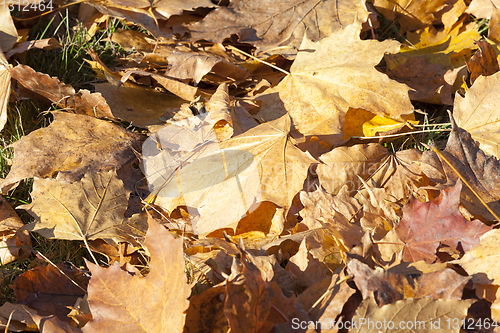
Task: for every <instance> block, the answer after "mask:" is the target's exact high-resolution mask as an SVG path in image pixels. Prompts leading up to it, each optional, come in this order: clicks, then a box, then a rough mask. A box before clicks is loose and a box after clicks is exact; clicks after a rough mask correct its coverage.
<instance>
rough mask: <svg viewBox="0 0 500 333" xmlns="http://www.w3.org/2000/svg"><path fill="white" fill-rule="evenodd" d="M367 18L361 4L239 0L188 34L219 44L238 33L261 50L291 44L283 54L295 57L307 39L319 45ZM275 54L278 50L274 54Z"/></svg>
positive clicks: (222, 8)
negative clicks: (353, 23)
mask: <svg viewBox="0 0 500 333" xmlns="http://www.w3.org/2000/svg"><path fill="white" fill-rule="evenodd" d="M366 18H367V12H366V9H365V7H364V4H363V2H362V1H336V0H326V1H319V0H307V1H299V0H282V1H279V2H274V3H273V4H272V6H269V4H268V3H267V1H265V0H252V1H243V0H236V1H232V2H231V3H230V5H229V7H219V8H217V9H216V10H214V11H213V12H211V13H210V14H208V15H207V16H206V17H205V18H204V19H203V20H202V21H200V22H196V23H194V24H191V25H190V26H189V30H191V35H192V38H193V39H208V40H211V41H213V42H216V43H221V42H222V41H223V39H224V38H228V37H230V36H231V34H234V33H236V34H238V36H239V41H240V42H243V43H245V42H246V43H252V44H254V45H256V46H257V47H258V48H259V49H260V50H267V49H270V48H275V47H276V46H282V45H287V44H292V45H291V48H292V50H284V51H285V52H287V53H288V54H295V53H296V52H297V50H296V49H297V47H298V46H299V43H300V41H301V40H302V37H303V36H304V35H306V36H307V37H308V38H309V39H311V40H314V41H317V40H320V39H322V38H324V37H326V36H329V35H330V34H331V33H332V32H333V31H335V30H337V29H339V28H340V27H342V26H343V25H348V24H350V23H352V22H353V21H354V20H356V19H358V20H361V21H365V20H366ZM276 52H279V50H273V53H276ZM281 52H283V51H281Z"/></svg>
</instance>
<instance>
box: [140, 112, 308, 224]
mask: <svg viewBox="0 0 500 333" xmlns="http://www.w3.org/2000/svg"><path fill="white" fill-rule="evenodd" d="M289 128H290V119H289V117H288V116H284V117H282V118H280V119H278V120H275V121H271V122H267V123H264V124H261V125H259V126H256V127H254V128H252V129H250V130H248V131H247V132H245V133H244V134H242V135H239V136H237V137H234V138H232V139H229V140H226V141H223V142H218V143H217V142H212V143H210V142H208V141H206V140H205V139H203V137H204V136H205V134H203V133H204V131H202V130H201V128H200V130H199V131H198V132H197V131H196V130H195V131H193V130H190V129H189V130H188V131H189V132H191V133H192V134H191V137H192V139H189V140H191V142H189V140H184V143H183V144H182V145H181V146H180V147H179V146H177V145H176V144H175V143H174V144H173V142H175V141H172V139H170V138H171V137H172V136H175V134H174V133H172V132H169V127H167V131H166V132H164V133H160V132H159V133H157V135H158V136H159V139H157V140H158V141H156V140H151V141H149V140H146V142H145V147H144V148H143V154H144V155H145V159H144V165H145V167H144V168H145V174H146V176H147V177H148V183H149V184H150V186H152V188H151V191H152V193H154V195H155V196H156V199H155V203H156V204H157V205H159V206H161V207H163V208H164V209H167V211H170V212H171V211H173V210H174V209H175V207H177V206H179V205H187V206H188V207H195V208H197V210H198V212H199V214H200V216H201V218H200V219H199V220H196V219H195V220H193V221H192V222H193V226H194V228H195V232H196V233H198V234H203V233H209V232H211V231H214V230H217V229H220V228H224V227H227V228H233V229H234V228H235V227H236V224H237V222H238V221H239V220H240V218H241V217H242V216H243V215H244V214H245V213H246V212H247V211H248V209H249V208H250V207H251V205H252V203H253V202H259V201H271V202H274V203H275V204H276V205H278V206H281V207H290V204H291V201H292V199H293V197H294V196H295V195H296V194H297V193H298V192H299V191H300V189H301V188H302V186H303V182H304V179H305V177H306V173H307V169H308V167H309V165H310V164H311V163H313V162H314V161H315V160H314V159H313V158H312V157H311V156H310V155H308V154H306V153H303V152H302V151H301V150H299V149H298V148H297V147H295V146H294V145H293V144H291V143H290V141H289V138H288V132H289ZM174 132H175V131H174ZM200 137H201V138H202V139H201V140H200ZM156 142H160V145H159V147H162V148H161V150H160V149H159V148H158V145H157V143H156ZM198 144H200V146H199V147H196V145H198ZM146 145H147V147H146ZM195 147H196V149H195ZM166 148H168V149H166ZM179 148H180V149H179ZM183 151H185V152H186V153H187V154H186V155H185V154H180V152H183ZM177 154H179V155H178V156H179V157H181V156H184V157H182V158H180V159H178V158H177V157H176V156H177ZM186 162H188V164H186V165H183V164H184V163H186ZM189 162H191V163H189ZM178 166H182V167H181V168H178ZM193 175H196V177H193ZM173 180H175V181H173ZM276 188H281V189H282V190H281V191H279V192H277V191H275V189H276ZM225 207H231V209H229V210H228V209H226V208H225ZM193 213H194V211H193ZM191 215H193V216H195V215H196V214H191Z"/></svg>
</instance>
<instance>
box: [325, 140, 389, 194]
mask: <svg viewBox="0 0 500 333" xmlns="http://www.w3.org/2000/svg"><path fill="white" fill-rule="evenodd" d="M387 156H388V152H387V150H386V149H385V148H384V147H383V146H382V145H380V144H378V143H369V144H363V145H354V146H351V147H338V148H334V149H333V150H332V151H330V152H328V153H326V154H323V155H321V156H320V161H321V162H322V163H320V164H319V165H318V167H317V171H316V172H317V174H318V178H319V182H320V184H321V186H322V187H323V188H324V189H325V190H326V191H327V192H328V193H330V194H338V192H339V191H340V189H341V188H342V187H343V186H344V185H347V187H348V191H349V194H352V193H354V192H356V191H357V190H358V189H359V188H361V186H362V183H361V182H360V180H359V178H358V177H360V178H362V179H363V180H366V179H369V178H371V177H372V176H373V175H374V174H375V172H376V171H377V169H378V168H379V167H380V165H381V164H382V163H383V162H384V160H385V159H386V158H387Z"/></svg>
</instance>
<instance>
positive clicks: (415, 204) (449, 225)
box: [379, 182, 492, 262]
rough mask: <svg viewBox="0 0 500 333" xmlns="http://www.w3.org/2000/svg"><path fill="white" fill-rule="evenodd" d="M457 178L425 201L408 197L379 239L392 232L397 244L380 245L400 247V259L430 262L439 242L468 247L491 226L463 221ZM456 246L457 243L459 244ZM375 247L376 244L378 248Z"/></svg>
mask: <svg viewBox="0 0 500 333" xmlns="http://www.w3.org/2000/svg"><path fill="white" fill-rule="evenodd" d="M461 189H462V184H461V182H457V184H456V185H455V186H453V187H451V188H449V189H447V190H443V191H441V195H440V196H439V197H437V198H436V199H434V200H431V201H429V202H420V201H418V200H417V199H415V198H411V199H410V201H409V202H408V204H407V205H405V206H404V207H403V218H402V220H401V221H400V222H399V223H398V225H397V226H396V227H395V228H394V229H393V230H391V232H390V233H389V234H388V235H387V236H386V237H385V238H384V239H382V241H381V243H384V242H390V240H389V239H391V240H393V239H394V237H393V235H392V234H394V235H395V236H396V237H397V239H399V240H400V242H401V243H400V244H392V245H387V244H379V246H380V247H381V248H383V247H384V246H391V247H395V248H398V247H399V248H400V249H401V247H402V250H403V253H402V259H403V261H406V262H413V261H419V260H424V261H426V262H434V261H435V260H436V259H437V257H436V254H435V253H436V250H437V248H438V246H439V245H440V244H445V245H448V246H450V247H452V248H455V249H460V247H461V249H463V251H464V252H466V251H468V250H470V249H471V248H472V247H473V246H474V245H475V244H477V243H478V242H479V237H480V236H481V235H482V234H484V233H485V232H487V231H489V230H491V228H492V227H488V226H487V225H485V224H484V223H483V222H481V221H479V220H474V221H470V222H469V221H467V220H466V219H465V218H464V217H463V216H462V214H460V212H459V210H458V206H459V204H460V191H461ZM459 246H460V247H459ZM380 247H379V248H380Z"/></svg>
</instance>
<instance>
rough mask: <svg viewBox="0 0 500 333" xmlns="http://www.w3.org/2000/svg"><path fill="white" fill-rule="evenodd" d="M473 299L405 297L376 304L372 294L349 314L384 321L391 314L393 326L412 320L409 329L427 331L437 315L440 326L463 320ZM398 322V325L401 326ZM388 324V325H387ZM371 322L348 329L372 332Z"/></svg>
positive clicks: (356, 320)
mask: <svg viewBox="0 0 500 333" xmlns="http://www.w3.org/2000/svg"><path fill="white" fill-rule="evenodd" d="M472 303H474V300H456V299H447V300H444V299H438V300H435V299H432V298H407V299H404V300H400V301H397V302H395V303H391V304H386V305H384V306H382V307H379V306H378V305H377V303H376V302H375V300H374V299H373V298H368V299H366V300H363V302H362V303H361V304H360V305H359V307H358V308H357V309H356V314H355V315H354V317H353V318H352V321H353V322H358V323H359V322H360V320H363V322H365V323H367V322H368V320H370V321H371V322H375V323H376V322H380V323H383V322H384V320H385V321H388V320H387V319H389V318H390V321H391V322H393V323H394V327H396V328H399V327H407V326H404V325H406V324H407V323H412V325H414V327H412V329H411V331H414V332H429V331H432V328H431V327H432V326H431V322H434V321H436V319H437V318H439V319H440V322H441V324H440V327H443V323H447V321H453V320H455V319H457V320H458V322H462V320H464V319H465V317H466V316H467V309H468V308H469V307H470V306H471V304H472ZM400 325H401V326H400ZM386 327H387V326H386ZM372 328H373V326H372V327H371V328H370V327H369V326H368V325H366V324H365V325H363V326H362V327H360V328H353V329H350V330H349V332H353V333H369V332H373V329H372ZM444 330H445V331H446V332H454V333H458V332H460V327H459V326H457V327H456V328H455V327H450V328H448V327H447V328H446V329H444Z"/></svg>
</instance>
